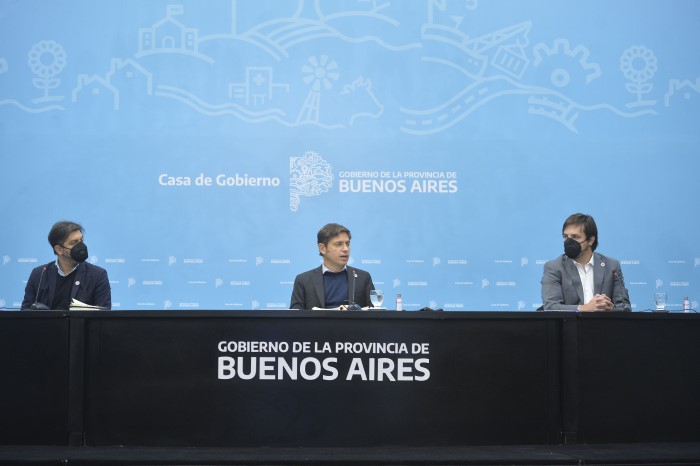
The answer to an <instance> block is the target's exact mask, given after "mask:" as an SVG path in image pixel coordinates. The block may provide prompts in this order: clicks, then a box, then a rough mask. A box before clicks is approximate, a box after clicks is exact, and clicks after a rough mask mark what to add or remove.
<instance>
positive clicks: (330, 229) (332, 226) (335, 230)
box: [316, 223, 352, 256]
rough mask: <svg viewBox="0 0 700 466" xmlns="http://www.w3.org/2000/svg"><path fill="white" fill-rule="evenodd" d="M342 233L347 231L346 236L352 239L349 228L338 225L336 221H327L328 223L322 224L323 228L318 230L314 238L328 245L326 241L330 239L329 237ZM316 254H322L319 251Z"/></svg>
mask: <svg viewBox="0 0 700 466" xmlns="http://www.w3.org/2000/svg"><path fill="white" fill-rule="evenodd" d="M343 233H347V234H348V238H349V239H352V235H351V234H350V230H348V229H347V228H345V227H344V226H343V225H338V224H337V223H329V224H328V225H324V226H323V228H321V229H320V230H318V234H317V235H316V239H317V240H318V242H319V243H323V245H324V246H328V242H329V241H330V240H331V238H335V237H336V236H338V235H341V234H343ZM318 255H319V256H322V255H323V254H321V253H320V252H319V253H318Z"/></svg>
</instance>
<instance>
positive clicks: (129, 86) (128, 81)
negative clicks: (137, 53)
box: [105, 58, 153, 95]
mask: <svg viewBox="0 0 700 466" xmlns="http://www.w3.org/2000/svg"><path fill="white" fill-rule="evenodd" d="M105 78H106V79H107V81H108V82H109V83H110V84H111V85H112V86H114V87H116V88H117V89H120V90H121V91H126V90H131V91H132V92H133V93H135V94H136V93H142V92H144V91H145V92H146V94H148V95H153V76H152V74H151V72H150V71H148V70H146V69H145V68H144V67H143V66H141V65H139V64H138V63H136V62H135V61H134V60H132V59H131V58H127V59H126V60H122V59H120V58H112V63H111V65H110V68H109V71H108V72H107V74H106V75H105Z"/></svg>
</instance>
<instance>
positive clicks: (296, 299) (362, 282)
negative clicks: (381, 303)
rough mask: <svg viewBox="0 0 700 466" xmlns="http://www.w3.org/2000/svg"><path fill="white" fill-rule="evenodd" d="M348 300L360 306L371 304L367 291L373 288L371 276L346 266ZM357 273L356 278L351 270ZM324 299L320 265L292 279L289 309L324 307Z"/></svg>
mask: <svg viewBox="0 0 700 466" xmlns="http://www.w3.org/2000/svg"><path fill="white" fill-rule="evenodd" d="M347 270H348V301H354V302H355V303H356V304H359V305H360V306H362V307H366V306H371V305H372V304H371V301H370V299H369V292H370V291H372V290H373V289H374V283H372V277H371V276H370V275H369V273H368V272H365V271H364V270H360V269H356V268H355V267H350V266H348V268H347ZM353 270H354V271H355V273H357V278H355V277H354V276H353V273H352V271H353ZM353 281H354V282H355V284H354V289H355V299H353V297H352V290H353ZM325 304H326V299H325V292H324V289H323V269H322V267H321V266H319V267H317V268H315V269H312V270H309V271H308V272H304V273H300V274H299V275H297V277H296V278H295V279H294V289H293V290H292V302H291V304H290V305H289V308H290V309H313V308H314V307H325Z"/></svg>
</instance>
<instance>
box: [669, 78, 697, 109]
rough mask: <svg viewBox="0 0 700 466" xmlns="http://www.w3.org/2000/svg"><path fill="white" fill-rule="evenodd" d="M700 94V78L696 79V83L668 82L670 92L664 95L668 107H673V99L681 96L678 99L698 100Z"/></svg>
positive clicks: (686, 81) (685, 81) (688, 81)
mask: <svg viewBox="0 0 700 466" xmlns="http://www.w3.org/2000/svg"><path fill="white" fill-rule="evenodd" d="M698 94H700V77H698V78H696V80H695V82H693V81H691V80H689V79H684V80H680V79H671V80H670V81H669V82H668V92H666V95H664V104H665V105H666V107H668V106H670V105H671V97H674V96H676V95H680V97H676V98H678V99H683V100H690V99H692V98H697V97H698Z"/></svg>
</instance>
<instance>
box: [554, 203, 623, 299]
mask: <svg viewBox="0 0 700 466" xmlns="http://www.w3.org/2000/svg"><path fill="white" fill-rule="evenodd" d="M562 236H563V237H564V254H563V255H562V256H559V257H557V258H556V259H554V260H551V261H549V262H547V263H546V264H545V265H544V274H543V275H542V282H541V283H542V308H543V309H544V310H545V311H547V310H575V311H631V310H632V307H631V305H630V299H629V293H628V292H627V288H625V280H624V278H623V277H622V269H621V268H620V262H618V261H617V260H615V259H613V258H612V257H606V256H604V255H602V254H599V253H597V252H594V251H595V250H596V248H597V247H598V227H597V226H596V223H595V220H593V217H591V216H590V215H586V214H573V215H571V216H569V218H567V219H566V221H565V222H564V226H563V227H562Z"/></svg>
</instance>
